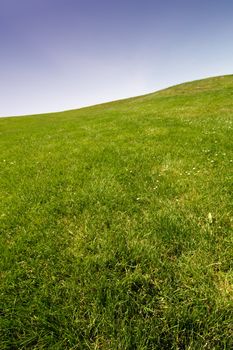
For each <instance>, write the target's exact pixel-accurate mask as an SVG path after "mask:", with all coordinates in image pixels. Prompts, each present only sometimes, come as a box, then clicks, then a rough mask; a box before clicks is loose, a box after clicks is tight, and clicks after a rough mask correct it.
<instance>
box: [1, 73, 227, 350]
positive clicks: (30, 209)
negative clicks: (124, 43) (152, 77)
mask: <svg viewBox="0 0 233 350" xmlns="http://www.w3.org/2000/svg"><path fill="white" fill-rule="evenodd" d="M232 129H233V76H224V77H217V78H212V79H205V80H201V81H195V82H191V83H186V84H182V85H179V86H176V87H173V88H169V89H166V90H163V91H160V92H157V93H153V94H149V95H145V96H141V97H136V98H132V99H127V100H122V101H116V102H111V103H107V104H102V105H97V106H93V107H88V108H83V109H80V110H72V111H67V112H61V113H53V114H47V115H35V116H27V117H17V118H16V117H15V118H1V119H0V147H1V152H0V168H1V183H0V196H1V201H0V209H1V210H0V225H1V236H0V256H1V300H0V303H1V305H0V332H1V334H0V349H1V350H5V349H10V350H12V349H37V350H40V349H53V350H58V349H59V350H60V349H61V350H63V349H72V350H74V349H78V350H79V349H81V350H82V349H93V350H94V349H102V350H137V349H138V350H139V349H140V350H147V349H151V350H154V349H158V350H163V349H168V350H172V349H177V350H178V349H179V350H180V349H189V350H200V349H208V350H213V349H219V350H220V349H221V350H222V349H227V350H228V349H232V348H233V231H232V216H231V214H232V202H233V201H232V173H233V172H232V167H233V142H232V140H233V137H232Z"/></svg>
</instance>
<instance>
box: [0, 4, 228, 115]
mask: <svg viewBox="0 0 233 350" xmlns="http://www.w3.org/2000/svg"><path fill="white" fill-rule="evenodd" d="M232 73H233V1H232V0H0V116H7V115H21V114H32V113H41V112H50V111H59V110H66V109H72V108H78V107H82V106H87V105H92V104H96V103H101V102H104V101H110V100H114V99H120V98H124V97H129V96H135V95H141V94H145V93H147V92H153V91H156V90H159V89H161V88H164V87H167V86H169V85H174V84H177V83H180V82H184V81H190V80H194V79H199V78H204V77H208V76H216V75H223V74H232Z"/></svg>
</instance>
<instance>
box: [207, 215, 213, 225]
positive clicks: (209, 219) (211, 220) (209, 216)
mask: <svg viewBox="0 0 233 350" xmlns="http://www.w3.org/2000/svg"><path fill="white" fill-rule="evenodd" d="M208 221H209V223H210V224H212V223H213V216H212V214H211V213H209V214H208Z"/></svg>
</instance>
